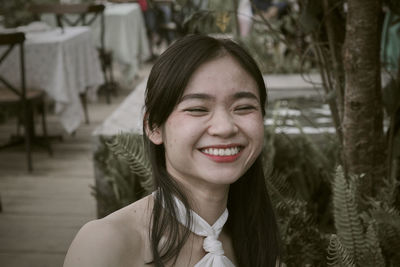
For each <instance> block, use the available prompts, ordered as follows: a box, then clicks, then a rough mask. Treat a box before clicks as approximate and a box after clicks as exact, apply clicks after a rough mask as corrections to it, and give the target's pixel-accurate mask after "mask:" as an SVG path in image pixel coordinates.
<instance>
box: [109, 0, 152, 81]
mask: <svg viewBox="0 0 400 267" xmlns="http://www.w3.org/2000/svg"><path fill="white" fill-rule="evenodd" d="M104 14H105V24H106V28H105V46H106V48H107V49H111V50H112V51H113V52H114V57H115V59H116V60H117V61H118V62H120V63H123V64H125V65H127V66H128V70H127V74H126V75H127V78H128V79H131V78H133V77H134V75H135V74H136V73H137V71H138V69H139V65H140V62H142V61H144V60H146V59H148V58H150V56H151V52H150V46H149V41H148V38H147V33H146V25H145V23H144V19H143V15H142V11H141V9H140V6H139V4H137V3H123V4H110V3H108V4H106V9H105V12H104Z"/></svg>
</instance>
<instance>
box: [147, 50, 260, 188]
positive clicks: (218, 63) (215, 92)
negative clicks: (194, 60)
mask: <svg viewBox="0 0 400 267" xmlns="http://www.w3.org/2000/svg"><path fill="white" fill-rule="evenodd" d="M263 135H264V126H263V116H262V112H261V104H260V96H259V93H258V87H257V84H256V82H255V81H254V79H253V78H252V77H251V76H250V75H249V74H247V72H246V71H245V70H244V69H242V67H241V66H240V65H239V64H238V63H237V62H236V61H235V60H234V59H233V58H232V57H231V56H229V55H227V56H223V57H220V58H217V59H214V60H212V61H209V62H206V63H204V64H203V65H201V66H200V68H199V69H197V71H196V72H194V74H193V75H192V77H191V78H190V80H189V83H188V85H187V87H186V89H185V91H184V93H183V96H182V99H181V100H180V101H179V102H178V104H177V106H176V107H175V109H174V110H173V112H172V113H171V114H170V116H169V117H168V119H167V121H166V122H165V124H164V125H162V126H161V127H160V128H157V129H156V130H155V131H153V132H152V133H150V134H149V138H150V140H151V141H152V142H153V143H155V144H163V145H164V147H165V161H166V168H167V171H168V173H169V174H170V175H171V176H172V177H174V178H176V179H177V180H178V181H181V182H182V183H183V184H186V185H190V186H192V187H204V186H207V187H209V186H221V185H229V184H231V183H233V182H235V181H236V180H237V179H238V178H239V177H240V176H242V175H243V174H244V173H245V172H246V171H247V170H248V168H249V167H250V166H251V165H252V164H253V162H254V161H255V159H256V158H257V157H258V155H259V154H260V152H261V150H262V144H263Z"/></svg>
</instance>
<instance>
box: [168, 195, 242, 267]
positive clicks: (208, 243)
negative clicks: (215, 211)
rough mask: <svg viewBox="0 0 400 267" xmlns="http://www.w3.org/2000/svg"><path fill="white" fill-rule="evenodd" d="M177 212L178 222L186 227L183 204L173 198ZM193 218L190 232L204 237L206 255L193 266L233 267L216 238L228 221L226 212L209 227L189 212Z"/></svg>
mask: <svg viewBox="0 0 400 267" xmlns="http://www.w3.org/2000/svg"><path fill="white" fill-rule="evenodd" d="M174 200H175V203H176V206H177V208H178V210H177V216H178V218H177V219H178V221H179V222H180V223H181V224H182V225H184V226H186V209H185V206H184V205H183V203H182V202H181V201H180V200H179V199H178V198H176V197H174ZM190 213H191V215H192V218H193V225H192V227H191V229H190V230H191V231H192V232H193V233H195V234H196V235H199V236H204V237H205V239H204V241H203V248H204V250H205V251H206V252H207V254H206V255H205V256H204V257H203V258H202V259H201V260H200V261H199V262H198V263H197V264H196V265H195V266H194V267H235V265H233V263H232V262H231V261H230V260H229V259H228V258H227V257H226V256H225V255H224V249H223V248H222V243H221V241H219V240H218V236H219V234H220V233H221V231H222V228H223V227H224V224H225V222H226V220H227V219H228V210H227V209H225V211H224V212H223V213H222V215H221V216H220V217H219V218H218V220H217V221H216V222H215V223H214V225H213V226H210V225H209V224H208V223H207V222H206V221H205V220H204V219H203V218H201V217H200V216H199V215H198V214H197V213H195V212H194V211H192V210H190Z"/></svg>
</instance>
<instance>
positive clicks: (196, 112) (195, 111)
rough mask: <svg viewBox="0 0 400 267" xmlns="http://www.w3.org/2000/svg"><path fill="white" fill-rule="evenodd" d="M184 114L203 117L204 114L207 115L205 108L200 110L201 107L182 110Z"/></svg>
mask: <svg viewBox="0 0 400 267" xmlns="http://www.w3.org/2000/svg"><path fill="white" fill-rule="evenodd" d="M184 111H185V112H188V113H190V114H193V115H203V114H205V113H207V111H208V110H207V109H206V108H202V107H195V108H187V109H184Z"/></svg>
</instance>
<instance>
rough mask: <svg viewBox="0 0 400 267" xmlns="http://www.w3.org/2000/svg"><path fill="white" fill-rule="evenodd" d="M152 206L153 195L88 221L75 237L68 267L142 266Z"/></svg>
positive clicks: (66, 263) (67, 261)
mask: <svg viewBox="0 0 400 267" xmlns="http://www.w3.org/2000/svg"><path fill="white" fill-rule="evenodd" d="M151 210H152V197H150V196H148V197H145V198H143V199H141V200H139V201H137V202H135V203H133V204H130V205H128V206H127V207H124V208H122V209H120V210H118V211H116V212H114V213H112V214H110V215H108V216H107V217H104V218H102V219H99V220H94V221H90V222H88V223H87V224H85V225H84V226H83V227H82V228H81V229H80V230H79V232H78V234H77V235H76V237H75V239H74V240H73V241H72V244H71V246H70V248H69V250H68V253H67V256H66V257H65V261H64V267H72V266H81V267H85V266H87V267H89V266H97V267H101V266H128V265H129V266H141V265H142V263H143V261H144V260H143V253H144V251H143V249H144V244H146V242H147V240H146V239H147V238H148V237H147V235H146V233H147V232H148V225H149V221H150V216H151ZM135 262H136V263H137V264H133V263H135Z"/></svg>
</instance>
